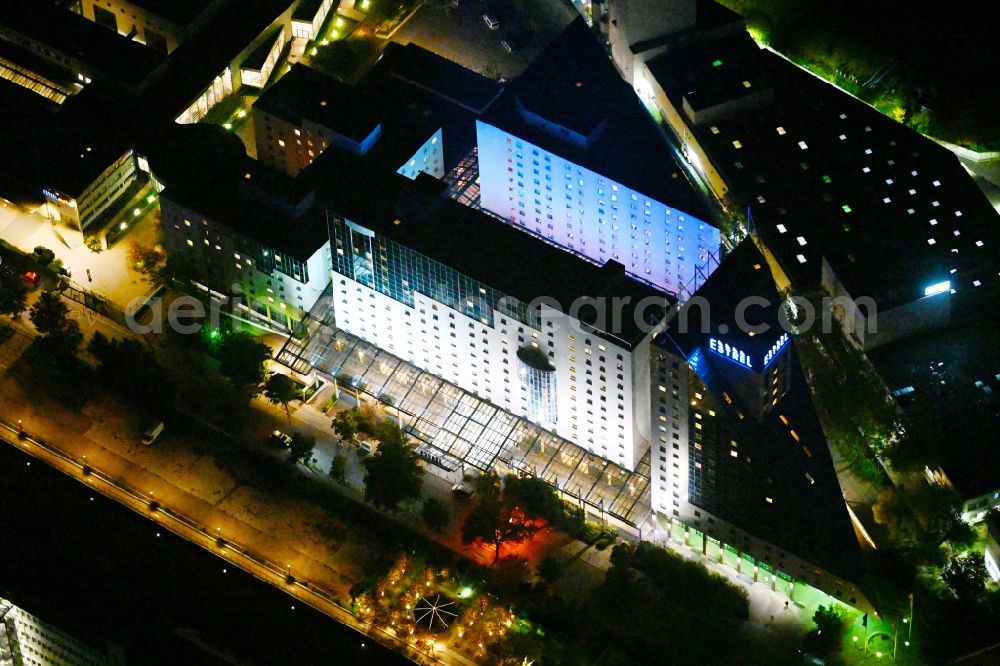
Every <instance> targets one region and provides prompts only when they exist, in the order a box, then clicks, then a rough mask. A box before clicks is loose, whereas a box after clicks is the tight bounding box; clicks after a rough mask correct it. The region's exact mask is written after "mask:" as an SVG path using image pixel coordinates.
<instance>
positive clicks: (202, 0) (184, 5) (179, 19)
mask: <svg viewBox="0 0 1000 666" xmlns="http://www.w3.org/2000/svg"><path fill="white" fill-rule="evenodd" d="M128 1H129V2H130V3H132V4H133V5H135V6H136V7H141V8H142V9H145V10H146V11H147V12H149V13H150V14H156V15H157V16H159V17H160V18H163V19H166V20H168V21H170V22H171V23H174V24H175V25H178V26H182V27H183V26H186V25H188V24H189V23H191V22H192V21H194V20H195V19H196V18H198V16H199V15H200V14H201V13H202V12H204V11H205V10H206V9H208V8H209V6H210V5H213V4H215V3H217V2H220V0H128ZM221 1H222V2H226V1H227V0H221Z"/></svg>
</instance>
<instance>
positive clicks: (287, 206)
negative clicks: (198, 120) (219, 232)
mask: <svg viewBox="0 0 1000 666" xmlns="http://www.w3.org/2000/svg"><path fill="white" fill-rule="evenodd" d="M147 150H148V152H149V154H150V156H149V161H150V165H151V167H152V169H153V171H154V172H156V174H157V175H158V176H162V179H163V181H164V183H166V188H165V189H164V190H163V192H162V194H161V196H162V198H163V199H167V200H169V201H173V202H174V203H177V204H179V205H181V206H184V207H185V208H188V209H190V210H193V211H195V212H197V213H199V214H201V215H204V216H205V217H207V218H209V219H210V220H212V221H213V222H217V223H219V224H222V225H224V226H226V227H228V228H229V229H232V230H233V231H235V232H237V233H240V234H243V235H244V236H247V237H249V238H252V239H253V240H255V241H258V242H260V243H261V244H263V245H265V246H267V247H270V248H272V249H274V250H278V251H281V252H282V253H284V254H287V255H289V256H291V257H293V258H295V259H298V260H300V261H304V260H306V259H308V258H309V257H311V256H312V255H313V253H314V252H316V250H317V249H319V248H320V247H321V246H322V245H323V243H324V242H325V241H326V240H327V232H326V225H325V223H324V221H323V215H322V212H321V211H319V210H317V209H315V208H314V207H312V206H311V205H310V198H309V193H308V191H305V190H304V189H303V188H302V187H301V185H300V184H299V183H296V181H295V180H294V179H293V178H291V177H289V176H287V175H285V174H284V173H281V172H279V171H276V170H274V169H271V168H270V167H267V166H264V165H262V164H260V163H259V162H257V161H256V160H254V159H251V158H250V157H248V156H247V155H246V151H245V149H244V147H243V144H242V143H241V142H240V140H239V139H238V138H236V137H235V136H233V135H232V134H230V133H229V132H226V131H225V130H223V129H222V128H221V127H219V126H216V125H174V130H173V131H172V132H171V133H170V135H167V136H163V137H161V138H160V139H159V141H157V142H155V143H154V142H150V143H149V144H148V146H147ZM248 176H249V177H248Z"/></svg>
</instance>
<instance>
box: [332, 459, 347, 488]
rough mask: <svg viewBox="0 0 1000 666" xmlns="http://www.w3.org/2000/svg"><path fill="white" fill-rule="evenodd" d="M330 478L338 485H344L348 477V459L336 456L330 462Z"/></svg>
mask: <svg viewBox="0 0 1000 666" xmlns="http://www.w3.org/2000/svg"><path fill="white" fill-rule="evenodd" d="M329 474H330V478H331V479H333V480H334V481H336V482H337V483H343V482H344V479H345V478H346V476H347V457H346V456H341V455H336V456H334V457H333V460H332V461H331V462H330V472H329Z"/></svg>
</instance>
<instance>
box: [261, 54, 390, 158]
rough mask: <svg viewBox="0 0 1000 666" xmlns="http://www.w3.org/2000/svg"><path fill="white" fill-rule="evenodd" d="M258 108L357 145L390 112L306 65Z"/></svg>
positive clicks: (283, 79)
mask: <svg viewBox="0 0 1000 666" xmlns="http://www.w3.org/2000/svg"><path fill="white" fill-rule="evenodd" d="M254 108H259V109H261V110H262V111H265V112H267V113H269V114H271V115H273V116H277V117H278V118H281V119H283V120H286V121H288V122H290V123H293V124H295V125H301V124H302V121H303V119H308V120H311V121H312V122H314V123H316V124H317V125H322V126H323V127H326V128H329V129H331V130H333V131H335V132H337V133H338V134H341V135H343V136H346V137H348V138H351V139H354V140H356V141H362V140H364V139H365V138H366V137H367V136H369V135H370V134H371V133H372V131H373V130H374V129H375V127H376V126H378V125H379V124H380V123H381V120H382V116H383V115H384V114H385V113H387V112H388V109H386V108H384V107H381V106H380V105H375V104H372V103H370V102H369V100H368V99H365V98H364V97H363V96H362V95H359V94H357V93H356V92H355V90H354V89H353V88H352V87H351V86H349V85H347V84H346V83H341V82H340V81H338V80H336V79H334V78H331V77H329V76H326V75H325V74H322V73H321V72H318V71H316V70H314V69H311V68H309V67H306V66H304V65H295V66H294V67H292V68H291V70H289V72H288V73H287V74H285V75H284V76H282V77H281V79H279V80H278V81H277V82H276V83H274V85H272V86H271V87H269V88H268V89H267V90H266V91H265V92H264V94H263V95H261V97H260V99H258V100H257V101H256V102H255V103H254Z"/></svg>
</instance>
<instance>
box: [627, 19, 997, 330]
mask: <svg viewBox="0 0 1000 666" xmlns="http://www.w3.org/2000/svg"><path fill="white" fill-rule="evenodd" d="M664 48H665V51H664V52H663V53H662V54H660V55H657V56H655V57H653V58H651V59H649V60H646V61H645V62H644V63H643V64H642V68H641V71H638V72H637V75H636V83H635V85H636V89H637V90H639V91H640V94H641V95H643V96H644V97H645V98H646V99H647V100H648V101H649V102H650V103H651V104H653V105H655V106H656V107H657V108H658V109H659V110H660V111H661V112H662V113H663V116H664V118H665V119H666V120H667V121H668V122H669V123H670V125H671V127H672V128H673V130H674V132H675V133H676V134H677V136H678V137H680V138H681V141H682V144H683V151H684V153H685V155H687V157H688V159H689V161H690V162H691V163H692V165H694V166H695V167H696V168H697V169H699V170H700V171H701V172H702V173H703V174H704V177H705V179H706V181H707V182H708V183H709V185H710V186H711V188H712V189H713V191H714V192H715V193H716V195H718V196H720V197H724V198H725V199H726V200H727V201H728V202H729V204H730V206H731V208H732V209H733V210H743V211H746V218H747V225H748V227H749V229H750V231H751V232H752V233H754V234H756V235H757V236H758V237H759V238H760V239H761V240H762V241H763V242H764V245H765V247H766V249H767V252H768V259H769V260H770V261H771V267H772V269H773V270H774V271H775V273H776V277H778V279H779V280H780V281H782V282H783V284H786V285H787V284H791V285H792V286H794V287H795V288H797V289H808V288H810V287H816V286H820V287H822V288H823V290H824V291H826V292H827V293H829V294H830V295H832V296H839V297H842V299H843V301H844V302H847V303H849V305H847V306H842V307H838V308H836V309H835V310H834V313H835V315H836V316H837V317H838V319H839V320H840V321H841V323H842V325H843V327H844V330H845V333H846V334H847V336H848V338H849V339H850V340H851V341H852V342H853V343H854V344H855V345H857V346H858V347H861V348H865V349H871V348H874V347H877V346H879V345H882V344H886V343H887V342H890V341H892V340H894V339H898V338H902V337H905V336H908V335H912V334H914V333H917V332H919V331H921V330H925V329H928V328H934V327H941V326H944V325H947V324H948V323H949V322H950V321H952V320H953V319H956V318H959V317H960V316H962V314H963V313H968V312H972V311H974V310H975V309H976V308H978V307H980V305H981V303H982V302H983V300H984V299H985V298H987V297H986V294H985V292H988V291H989V292H991V293H995V289H996V287H997V280H998V275H1000V249H998V248H1000V224H998V222H1000V219H998V216H997V212H996V211H995V210H994V209H993V208H992V207H991V206H990V204H989V202H988V201H987V200H986V198H985V197H984V196H983V194H982V192H980V191H979V189H978V188H977V187H976V185H975V183H974V182H973V181H972V179H971V178H969V176H968V174H967V173H966V172H965V170H964V169H963V168H962V166H961V164H960V163H959V161H958V159H957V158H956V157H955V156H954V155H953V154H952V153H950V152H949V151H948V150H947V149H946V148H944V147H942V146H940V145H938V144H936V143H935V142H933V141H931V140H930V139H927V138H925V137H923V136H921V135H919V134H917V133H916V132H914V131H912V130H910V129H908V128H906V127H905V126H903V125H902V124H900V123H898V122H896V121H895V120H893V119H891V118H888V117H886V116H884V115H883V114H881V113H880V112H878V111H876V110H875V109H873V108H871V107H869V106H868V105H866V104H864V103H863V102H861V101H859V100H857V99H854V98H853V97H851V96H850V95H848V94H846V93H843V92H841V91H840V90H838V89H837V88H835V87H834V86H832V85H830V84H828V83H826V82H824V81H822V80H820V79H818V78H817V77H815V76H813V75H812V74H810V73H808V72H806V71H804V70H801V69H799V68H798V67H796V66H795V65H793V64H791V63H789V62H787V61H786V60H784V59H783V58H781V57H780V56H778V55H776V54H774V53H771V52H768V51H765V50H762V49H760V48H758V47H757V45H756V44H754V42H753V41H752V39H751V38H750V36H749V35H748V34H747V33H746V32H744V31H738V32H735V33H734V32H731V31H725V32H723V33H722V34H718V33H715V32H711V31H709V32H706V33H704V34H694V35H687V36H685V38H684V39H679V38H678V39H677V40H674V41H673V42H670V43H668V44H667V45H666V46H665V47H664ZM854 303H856V304H858V306H857V307H855V306H854V305H852V304H854Z"/></svg>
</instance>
